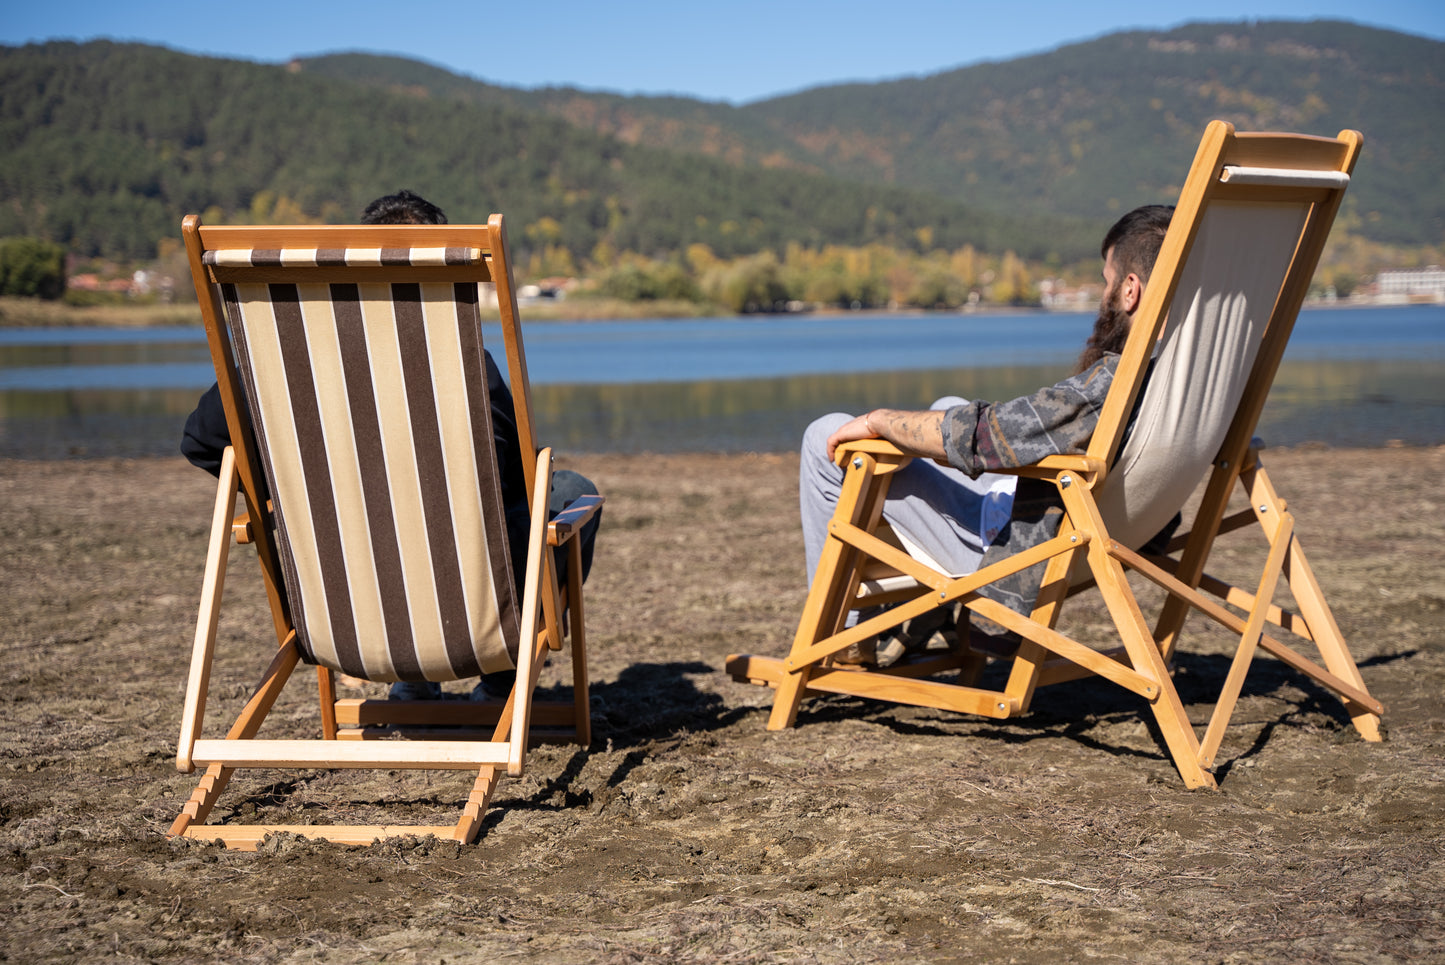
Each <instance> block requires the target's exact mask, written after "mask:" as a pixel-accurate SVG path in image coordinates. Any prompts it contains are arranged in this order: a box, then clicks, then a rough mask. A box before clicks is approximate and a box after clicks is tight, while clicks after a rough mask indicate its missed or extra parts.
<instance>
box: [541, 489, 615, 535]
mask: <svg viewBox="0 0 1445 965" xmlns="http://www.w3.org/2000/svg"><path fill="white" fill-rule="evenodd" d="M602 502H603V500H602V497H601V496H580V497H578V498H577V499H575V500H573V501H572V503H571V505H569V506H568V507H567V508H566V509H564V510H562V511H561V512H560V513H558V514H557V515H556V516H554V517H552V520H551V522H549V523H548V524H547V545H548V546H561V545H562V544H563V543H565V542H567V541H568V540H569V539H571V538H572V537H573V536H576V535H577V534H578V533H579V532H581V530H582V527H583V526H585V525H587V521H588V520H590V519H591V518H592V517H593V516H596V515H597V513H598V512H599V511H601V509H602Z"/></svg>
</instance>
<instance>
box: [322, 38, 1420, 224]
mask: <svg viewBox="0 0 1445 965" xmlns="http://www.w3.org/2000/svg"><path fill="white" fill-rule="evenodd" d="M962 54H963V56H967V52H966V50H965V51H963V52H962ZM300 66H301V67H302V68H303V69H304V70H306V71H308V72H314V73H317V74H321V75H325V76H332V77H338V78H346V79H349V80H353V81H356V82H367V83H374V84H380V85H387V86H406V87H409V88H410V89H412V90H413V91H417V92H430V93H431V94H432V95H433V96H439V97H452V98H458V99H463V100H467V101H471V102H474V103H494V104H509V105H512V106H516V107H518V108H521V109H526V110H531V111H545V112H547V113H550V114H553V115H555V116H559V117H562V118H564V119H566V120H568V121H570V122H572V123H574V124H577V125H579V126H584V127H588V128H590V129H592V130H596V131H600V132H606V133H609V134H614V135H616V136H617V137H619V138H621V139H623V140H625V141H628V142H629V143H638V144H645V145H649V146H653V147H661V148H667V149H670V150H680V151H689V152H695V153H700V154H707V155H711V156H715V157H719V158H723V159H725V160H728V161H729V162H731V163H736V164H752V165H756V166H763V167H794V168H799V169H804V170H813V171H820V172H825V173H828V174H832V175H835V176H838V177H845V178H850V179H855V180H858V181H863V182H867V183H876V184H894V185H900V186H905V187H909V188H913V189H917V190H922V191H928V192H932V193H936V194H938V195H941V196H944V197H948V198H952V199H955V200H959V201H963V202H966V203H969V204H971V205H975V206H979V207H984V208H988V209H991V210H1014V211H1025V212H1034V213H1039V214H1068V215H1074V216H1078V217H1085V218H1091V219H1103V218H1106V217H1108V216H1109V215H1110V214H1111V213H1114V212H1117V211H1118V210H1120V209H1122V208H1127V207H1130V206H1132V205H1133V204H1135V203H1138V202H1140V201H1144V200H1161V199H1166V198H1170V197H1172V196H1174V195H1175V194H1177V193H1178V190H1179V186H1180V185H1179V182H1180V179H1181V178H1182V176H1183V174H1184V171H1185V170H1186V169H1187V167H1188V164H1189V160H1190V158H1191V156H1192V153H1193V149H1194V146H1195V145H1196V144H1197V143H1198V139H1199V135H1200V133H1201V132H1202V131H1203V129H1204V126H1205V124H1206V123H1207V122H1208V121H1210V120H1212V119H1214V118H1223V119H1224V120H1227V121H1230V122H1232V123H1233V124H1234V125H1235V126H1236V127H1237V128H1238V129H1239V130H1242V131H1247V130H1296V131H1304V132H1307V133H1312V134H1320V135H1326V136H1332V135H1334V134H1336V133H1338V132H1339V131H1340V130H1341V129H1343V128H1355V129H1358V130H1360V131H1362V132H1363V133H1364V135H1365V153H1364V160H1363V161H1362V167H1361V169H1360V171H1359V175H1360V176H1359V177H1358V178H1357V179H1356V183H1355V185H1354V186H1353V187H1352V188H1351V191H1350V197H1349V199H1348V201H1347V204H1348V205H1349V208H1348V210H1347V212H1346V218H1347V221H1349V223H1350V224H1351V225H1352V228H1353V229H1354V230H1357V231H1359V232H1360V233H1361V234H1363V235H1365V236H1366V237H1370V238H1372V239H1374V240H1378V241H1385V242H1392V243H1396V244H1404V245H1419V244H1440V243H1441V242H1442V240H1445V177H1442V175H1445V44H1442V43H1440V42H1438V41H1434V40H1428V39H1424V38H1420V37H1412V36H1409V35H1407V34H1401V33H1395V32H1392V31H1386V30H1377V29H1373V28H1369V27H1361V26H1359V25H1356V24H1348V23H1341V22H1337V21H1314V22H1293V21H1290V22H1253V23H1198V24H1190V25H1186V26H1183V27H1179V28H1177V29H1175V30H1170V31H1167V32H1149V31H1136V32H1128V33H1117V34H1112V35H1109V36H1105V37H1101V38H1099V39H1096V40H1091V41H1087V42H1084V43H1078V44H1071V45H1069V46H1065V47H1061V48H1059V49H1057V50H1053V51H1050V52H1047V53H1043V54H1038V55H1034V56H1030V57H1022V58H1018V59H1015V60H1010V61H1006V62H1000V63H985V64H979V65H976V66H972V67H966V68H962V69H958V70H952V71H947V72H944V73H939V74H934V75H932V76H927V77H920V78H915V79H906V80H897V81H889V82H884V83H874V84H846V85H836V86H830V87H820V88H816V89H813V90H808V91H803V92H801V93H798V94H794V95H791V96H787V97H780V98H775V99H770V100H764V101H758V102H755V103H752V104H747V105H743V106H741V107H732V106H730V105H727V104H719V103H708V102H702V101H690V100H685V99H679V98H656V97H620V96H617V95H612V94H597V93H591V92H585V91H576V90H566V89H549V90H538V91H520V90H511V89H507V88H500V87H494V86H490V85H487V84H483V83H481V82H478V81H469V80H467V79H465V78H459V77H457V76H456V75H453V74H448V73H446V72H445V71H441V70H439V69H437V68H430V67H426V66H425V65H416V64H414V63H410V62H404V61H402V62H397V61H388V60H385V59H377V58H369V57H365V56H362V55H336V56H332V57H322V58H316V59H313V60H306V61H303V62H301V65H300Z"/></svg>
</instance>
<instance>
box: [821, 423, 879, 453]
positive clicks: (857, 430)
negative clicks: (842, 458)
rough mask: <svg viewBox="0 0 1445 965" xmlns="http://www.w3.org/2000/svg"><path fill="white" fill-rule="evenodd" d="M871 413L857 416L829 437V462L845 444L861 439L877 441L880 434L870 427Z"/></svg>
mask: <svg viewBox="0 0 1445 965" xmlns="http://www.w3.org/2000/svg"><path fill="white" fill-rule="evenodd" d="M872 414H873V413H871V412H869V413H866V414H864V415H860V416H856V417H854V418H853V419H851V420H849V421H848V422H845V423H844V424H843V425H841V426H839V427H838V430H837V431H836V432H834V433H833V434H832V435H831V436H829V437H828V460H829V461H830V462H831V461H832V459H833V453H834V452H835V451H836V450H837V448H838V447H839V446H840V445H842V444H843V443H845V442H856V441H857V440H859V439H877V438H879V436H878V433H876V432H874V431H873V430H872V429H870V428H869V427H868V416H870V415H872Z"/></svg>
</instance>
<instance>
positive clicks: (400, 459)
mask: <svg viewBox="0 0 1445 965" xmlns="http://www.w3.org/2000/svg"><path fill="white" fill-rule="evenodd" d="M208 254H211V253H208ZM221 254H222V255H224V256H226V257H225V258H224V259H223V258H219V257H218V258H215V259H213V260H208V263H215V264H223V263H227V262H229V263H231V264H236V263H249V264H252V265H271V264H286V265H298V264H301V263H303V262H304V261H306V260H308V259H309V262H310V263H311V264H314V265H325V264H333V263H334V264H344V265H349V266H356V265H358V264H367V263H371V264H376V263H378V262H379V263H380V264H391V265H395V264H402V265H406V264H411V265H416V264H428V263H437V262H439V263H445V264H459V263H460V264H465V263H466V261H465V260H464V259H465V257H466V256H467V255H468V254H469V253H468V252H467V251H465V250H464V249H458V250H452V251H435V252H432V251H428V252H423V253H421V254H423V255H425V256H426V258H425V259H418V258H417V254H418V253H417V252H411V253H410V254H411V259H410V260H409V261H408V257H407V256H408V252H407V251H405V250H396V251H381V252H376V251H371V252H354V251H330V252H314V251H310V252H305V251H303V252H292V251H264V252H250V251H240V252H229V251H228V252H222V253H221ZM378 255H379V256H380V257H378ZM470 257H471V258H473V259H475V258H477V253H476V252H471V253H470ZM221 294H222V299H223V300H224V303H225V306H226V316H227V318H228V320H229V321H230V326H231V332H232V337H233V339H234V341H235V345H236V354H237V363H238V365H237V367H238V370H239V372H240V374H241V378H242V382H243V383H244V386H245V390H246V398H247V401H248V403H249V408H250V411H251V415H252V420H253V422H254V425H255V430H256V436H257V440H258V442H259V444H260V449H261V461H262V465H263V467H264V471H265V474H266V481H267V483H268V486H269V491H270V493H271V496H272V498H273V499H274V500H275V504H276V518H277V536H278V542H279V544H280V549H281V562H282V566H283V572H284V573H285V578H286V588H287V591H288V598H289V599H290V601H291V610H292V617H293V619H294V621H295V625H296V630H297V635H298V642H299V644H300V646H301V650H302V655H303V657H304V658H305V659H306V660H307V661H308V662H311V663H318V664H320V665H322V666H326V667H330V668H332V669H333V670H339V671H341V672H343V673H347V674H351V675H354V676H357V677H362V678H365V679H367V680H383V681H390V680H434V681H442V680H456V679H460V678H463V677H474V676H476V675H477V674H479V673H483V672H492V671H497V670H506V669H510V668H511V667H512V666H513V661H512V657H511V656H510V653H515V652H516V649H517V605H516V601H514V600H513V592H514V591H513V588H512V587H513V581H512V573H511V566H510V563H509V559H508V555H507V540H506V528H505V521H504V519H503V517H502V510H501V505H500V501H499V500H497V499H483V494H484V493H497V492H498V491H499V489H498V481H497V466H496V457H495V452H494V450H493V447H492V442H491V416H490V408H489V405H488V399H487V383H486V374H485V368H484V365H483V361H482V339H481V324H480V322H481V320H480V318H479V316H478V311H477V286H476V285H475V284H472V285H467V284H465V283H461V282H455V283H451V282H440V283H425V284H418V283H412V282H404V283H403V282H398V283H392V284H386V283H382V284H350V283H333V284H294V283H252V284H247V283H227V284H224V285H222V286H221ZM268 374H274V375H275V376H276V377H271V378H268V377H267V375H268ZM358 628H367V630H368V632H366V633H361V632H359V631H358Z"/></svg>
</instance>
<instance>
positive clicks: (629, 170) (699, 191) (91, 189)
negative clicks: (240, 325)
mask: <svg viewBox="0 0 1445 965" xmlns="http://www.w3.org/2000/svg"><path fill="white" fill-rule="evenodd" d="M387 62H388V63H389V65H390V67H391V69H392V70H394V71H396V72H399V73H402V74H405V73H407V72H412V73H416V74H418V75H419V76H423V77H425V78H426V79H427V80H428V81H429V82H431V83H440V82H441V81H443V80H445V77H446V75H445V74H439V72H437V71H436V70H435V69H433V68H428V67H427V66H426V65H420V64H414V63H410V62H404V61H396V60H393V59H387ZM399 88H400V89H396V90H385V91H378V90H376V89H375V88H373V87H368V86H364V85H359V84H356V83H354V82H351V81H348V80H343V79H333V78H329V77H325V76H320V75H318V74H317V73H314V72H311V71H305V70H296V69H294V68H288V67H286V66H279V65H261V64H254V63H247V62H240V61H229V60H219V59H213V58H204V57H196V56H190V55H186V54H181V53H177V52H174V51H169V50H165V49H161V48H156V47H148V46H142V45H134V44H115V43H109V42H96V43H89V44H84V45H76V44H70V43H51V44H45V45H31V46H27V47H20V48H14V47H11V48H0V236H5V235H14V234H26V235H36V236H39V237H42V238H46V239H48V240H52V241H57V242H60V243H62V244H65V245H67V246H68V247H69V248H70V249H71V250H73V251H75V252H77V253H80V254H83V255H108V256H116V257H129V258H140V257H149V256H152V255H154V253H155V251H156V246H157V243H158V242H159V241H160V240H161V239H166V238H174V237H176V235H177V234H178V230H179V228H178V226H179V223H180V219H181V217H182V216H183V215H184V214H185V213H187V212H190V211H202V212H208V214H207V217H208V218H209V219H212V220H215V219H226V220H263V221H264V220H274V221H297V220H307V219H311V220H323V221H349V220H352V219H354V218H355V217H356V214H357V212H359V211H360V209H361V207H362V206H363V205H364V204H365V202H366V201H368V200H369V199H371V198H373V197H375V196H377V195H379V194H382V193H385V192H389V191H394V190H396V189H398V188H401V187H409V188H411V189H413V190H415V191H418V192H419V193H421V194H424V195H425V196H427V197H429V198H431V199H432V200H434V201H436V202H437V203H438V204H440V205H441V206H442V207H443V208H445V209H446V210H447V212H448V214H449V215H450V217H451V218H452V220H453V221H456V222H463V221H472V220H484V219H485V218H486V216H487V214H488V213H490V212H491V211H495V210H500V211H503V212H504V213H505V214H506V215H507V216H508V220H509V222H510V224H511V226H512V227H511V233H512V236H513V238H514V239H515V241H516V242H518V244H519V246H520V247H523V248H525V247H528V246H532V247H540V246H543V245H548V244H551V245H562V246H565V247H567V248H568V249H569V250H570V251H572V252H574V253H575V254H577V255H579V256H586V255H587V254H589V253H590V252H592V251H593V250H594V248H595V247H596V246H597V245H599V244H600V243H604V242H605V243H606V244H607V245H610V246H611V247H612V248H613V249H616V250H631V251H638V252H643V253H647V254H658V253H666V252H677V251H680V250H682V249H683V248H685V247H686V246H688V245H690V244H695V243H702V244H706V245H708V246H710V247H711V248H712V250H713V251H714V252H715V253H716V254H718V255H720V256H734V255H738V254H744V253H750V252H754V251H758V250H760V249H763V248H781V247H782V246H784V245H786V244H787V243H789V242H798V243H802V244H805V245H822V244H827V243H834V244H845V245H863V244H868V243H870V242H884V243H888V244H891V245H895V246H898V247H904V248H909V247H917V246H918V245H919V243H920V242H919V238H920V237H923V238H928V239H929V240H930V242H931V244H932V245H933V246H939V247H945V248H956V247H960V246H962V245H964V244H968V243H972V244H974V245H976V246H977V247H979V248H983V249H986V250H991V251H1002V250H1004V249H1010V248H1011V249H1015V250H1017V251H1018V252H1019V253H1020V254H1021V255H1024V256H1025V257H1030V258H1042V257H1046V256H1049V255H1054V256H1058V257H1062V258H1066V259H1071V258H1076V257H1082V256H1085V255H1087V254H1088V253H1089V252H1090V251H1091V249H1092V245H1093V244H1094V240H1093V239H1094V236H1095V234H1096V233H1097V226H1094V225H1091V224H1088V223H1087V222H1086V221H1083V220H1076V221H1073V222H1061V221H1059V219H1057V218H1049V219H1038V220H1033V221H1019V220H1018V219H1014V218H1010V217H1008V216H1006V215H1003V214H992V213H988V212H985V211H982V210H976V209H971V208H969V207H967V206H965V205H963V204H961V203H958V202H953V201H945V200H941V199H939V198H937V197H936V196H932V195H929V194H925V193H921V192H916V191H910V190H906V189H902V188H898V187H890V186H885V185H859V184H856V183H848V182H844V181H841V180H839V179H836V178H829V177H826V176H823V175H817V174H811V173H808V172H803V171H798V170H767V169H762V168H757V167H748V166H739V165H732V164H728V163H726V162H725V161H723V160H718V159H712V158H701V157H698V156H696V155H686V154H681V153H678V152H672V151H664V150H659V149H655V148H649V147H643V146H635V145H630V144H627V143H624V142H623V141H621V140H619V139H617V138H615V137H610V136H607V135H603V134H598V133H595V132H593V131H590V130H586V129H583V128H581V127H578V126H575V125H573V124H570V123H567V122H566V121H564V120H561V119H558V118H554V117H550V116H547V115H546V114H538V113H527V112H525V110H524V109H522V108H520V107H518V106H514V105H510V104H507V103H506V100H507V99H506V98H493V99H492V101H493V102H491V103H487V102H485V101H486V99H484V98H476V99H472V100H469V101H465V102H458V101H457V100H456V99H454V98H452V97H447V96H438V95H435V94H431V93H428V92H426V91H421V92H419V91H418V89H417V88H416V87H415V86H411V87H408V85H406V84H401V85H399ZM924 229H926V230H924Z"/></svg>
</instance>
